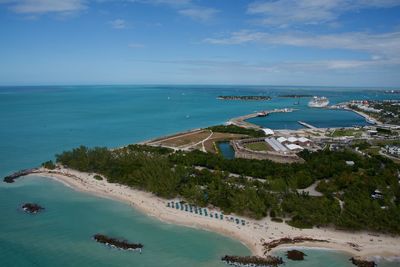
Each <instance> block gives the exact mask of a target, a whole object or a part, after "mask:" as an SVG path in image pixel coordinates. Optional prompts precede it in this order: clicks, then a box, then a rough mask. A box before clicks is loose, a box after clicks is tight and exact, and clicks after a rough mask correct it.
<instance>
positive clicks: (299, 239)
mask: <svg viewBox="0 0 400 267" xmlns="http://www.w3.org/2000/svg"><path fill="white" fill-rule="evenodd" d="M303 242H325V243H329V241H327V240H323V239H314V238H309V237H301V236H299V237H294V238H289V237H283V238H280V239H275V240H272V241H271V242H266V243H264V245H263V246H264V248H265V251H266V252H269V251H271V249H273V248H276V247H278V246H280V245H283V244H296V243H303Z"/></svg>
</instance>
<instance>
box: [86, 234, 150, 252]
mask: <svg viewBox="0 0 400 267" xmlns="http://www.w3.org/2000/svg"><path fill="white" fill-rule="evenodd" d="M93 239H94V240H96V242H98V243H101V244H105V245H108V246H111V247H115V248H119V249H122V250H132V251H136V250H138V251H140V252H142V248H143V245H142V244H140V243H138V244H136V243H129V242H128V241H126V240H119V239H116V238H112V237H108V236H106V235H102V234H95V235H94V236H93Z"/></svg>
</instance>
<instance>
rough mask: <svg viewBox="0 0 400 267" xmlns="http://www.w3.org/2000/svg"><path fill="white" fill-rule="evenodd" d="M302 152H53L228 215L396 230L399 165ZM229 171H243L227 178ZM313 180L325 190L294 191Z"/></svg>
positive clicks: (69, 162) (399, 229)
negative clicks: (283, 158)
mask: <svg viewBox="0 0 400 267" xmlns="http://www.w3.org/2000/svg"><path fill="white" fill-rule="evenodd" d="M301 157H302V158H304V160H305V163H304V164H280V163H274V162H271V161H266V160H264V161H262V160H247V159H233V160H228V159H224V158H223V157H222V156H220V155H215V154H211V153H203V152H200V151H191V152H182V151H178V152H173V151H172V150H169V149H164V148H158V147H148V146H139V145H130V146H128V147H125V148H121V149H117V150H108V149H106V148H93V149H89V148H86V147H83V146H82V147H79V148H76V149H74V150H72V151H67V152H64V153H62V154H60V155H57V156H56V158H57V162H58V163H60V164H63V165H65V166H68V167H70V168H73V169H77V170H80V171H85V172H95V173H99V174H101V175H102V176H104V177H107V180H108V181H110V182H113V183H120V184H125V185H128V186H131V187H135V188H138V189H142V190H146V191H149V192H152V193H154V194H156V195H158V196H161V197H164V198H173V197H177V196H179V197H181V198H183V199H184V200H185V201H187V202H190V203H192V204H195V205H199V206H207V205H213V206H217V207H219V208H221V209H222V210H223V211H224V212H225V213H226V214H228V213H232V212H234V213H236V214H239V215H244V216H248V217H252V218H258V219H259V218H262V217H265V216H267V215H268V214H270V215H271V217H274V218H291V220H289V221H288V222H287V223H289V224H290V225H292V226H295V227H302V228H308V227H312V226H327V225H332V226H336V227H339V228H343V229H351V230H361V229H369V230H375V231H381V232H390V233H397V234H398V233H400V225H399V224H398V221H399V220H400V188H399V183H398V178H397V175H398V169H399V166H398V165H396V164H395V163H393V161H391V160H389V159H386V158H383V157H380V156H371V157H362V156H360V155H358V154H356V153H353V152H350V151H342V152H331V151H328V150H327V151H320V152H315V153H310V152H307V151H303V152H301ZM349 160H351V161H354V162H355V165H354V166H347V165H346V163H345V161H349ZM197 166H201V167H204V168H201V169H200V168H197ZM229 173H237V174H239V175H242V176H241V177H237V178H236V177H231V176H229ZM244 176H252V177H257V178H260V179H262V180H265V182H263V181H262V180H261V181H259V180H257V179H247V178H245V177H244ZM317 180H320V183H319V185H318V187H317V190H318V191H320V192H322V193H323V196H321V197H312V196H309V195H307V194H299V193H297V191H296V189H298V188H305V187H307V186H309V185H311V184H312V183H314V182H315V181H317ZM376 189H379V190H380V191H381V192H382V194H383V198H382V199H377V200H374V199H372V198H371V193H372V192H374V190H376ZM339 201H341V202H342V203H343V209H341V207H340V205H339ZM382 207H383V208H382Z"/></svg>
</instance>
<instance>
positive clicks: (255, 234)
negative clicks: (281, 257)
mask: <svg viewBox="0 0 400 267" xmlns="http://www.w3.org/2000/svg"><path fill="white" fill-rule="evenodd" d="M33 175H39V176H43V177H48V178H51V179H54V180H57V181H59V182H61V183H63V184H65V185H67V186H70V187H72V188H73V189H75V190H79V191H82V192H87V193H91V194H95V195H97V196H101V197H106V198H110V199H114V200H119V201H123V202H126V203H128V204H129V205H132V206H133V207H134V208H135V209H137V210H140V211H142V212H143V213H145V214H147V215H149V216H153V217H155V218H157V219H159V220H162V221H165V222H168V223H174V224H178V225H184V226H189V227H194V228H201V229H204V230H209V231H213V232H217V233H220V234H223V235H226V236H229V237H232V238H235V239H237V240H240V241H241V242H242V243H243V244H245V245H246V246H247V247H249V248H250V249H251V251H252V253H253V254H254V255H257V256H263V255H264V254H265V249H264V246H263V244H264V243H265V242H270V241H273V240H277V239H280V238H285V237H289V238H294V237H306V238H312V239H320V240H326V241H328V242H303V243H296V244H282V245H280V246H278V247H276V248H274V249H273V250H272V252H273V251H274V250H276V249H281V248H282V247H293V246H306V247H318V248H328V249H334V250H339V251H344V252H347V253H349V254H351V255H354V256H360V257H362V258H370V257H372V256H381V257H399V256H400V249H399V248H400V237H398V236H390V235H384V234H377V233H368V232H355V233H353V232H348V231H339V230H335V229H331V228H314V229H297V228H293V227H291V226H289V225H287V224H285V223H278V222H273V221H271V219H270V218H264V219H262V220H259V221H257V220H252V219H248V218H244V217H240V216H236V215H232V216H233V217H235V218H239V219H240V220H242V219H243V220H245V221H246V224H245V225H244V226H243V225H242V224H241V223H240V224H237V223H235V222H231V221H228V220H226V219H224V220H220V219H216V218H211V217H206V216H204V215H199V214H194V213H190V212H186V211H184V210H180V209H179V210H178V209H174V208H168V207H167V203H168V202H169V201H171V200H165V199H162V198H159V197H156V196H154V195H153V194H151V193H147V192H143V191H140V190H135V189H132V188H129V187H127V186H123V185H119V184H113V183H109V182H107V181H106V180H105V179H103V180H96V179H94V178H93V176H94V175H95V174H88V173H82V172H78V171H75V170H71V169H67V168H58V169H56V170H53V171H49V170H47V169H44V168H41V169H40V170H39V172H37V173H35V174H33ZM174 201H176V202H177V201H180V200H179V199H174ZM211 211H212V210H211ZM215 212H218V211H217V210H215ZM229 216H230V215H229ZM225 217H227V216H225Z"/></svg>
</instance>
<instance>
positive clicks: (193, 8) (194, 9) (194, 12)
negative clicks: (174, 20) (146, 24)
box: [131, 0, 219, 22]
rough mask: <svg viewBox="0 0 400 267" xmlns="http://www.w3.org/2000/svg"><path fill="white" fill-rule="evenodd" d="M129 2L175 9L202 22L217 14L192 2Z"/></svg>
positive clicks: (172, 0) (214, 10)
mask: <svg viewBox="0 0 400 267" xmlns="http://www.w3.org/2000/svg"><path fill="white" fill-rule="evenodd" d="M131 2H137V3H145V4H153V5H166V6H169V7H170V8H173V9H175V10H176V11H177V12H178V14H180V15H182V16H185V17H189V18H191V19H194V20H197V21H202V22H205V21H208V20H210V19H212V18H213V17H214V15H215V14H216V13H218V12H219V11H218V10H217V9H214V8H209V7H204V6H200V5H197V4H195V3H194V1H192V0H131Z"/></svg>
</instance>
